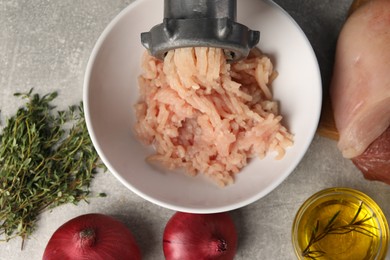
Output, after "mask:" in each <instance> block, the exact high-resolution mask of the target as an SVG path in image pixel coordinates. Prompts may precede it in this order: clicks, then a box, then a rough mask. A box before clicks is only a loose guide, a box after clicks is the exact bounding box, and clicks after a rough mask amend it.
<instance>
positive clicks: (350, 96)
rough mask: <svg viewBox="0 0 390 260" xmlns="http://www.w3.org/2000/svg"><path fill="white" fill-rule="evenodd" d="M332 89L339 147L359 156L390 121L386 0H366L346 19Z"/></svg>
mask: <svg viewBox="0 0 390 260" xmlns="http://www.w3.org/2000/svg"><path fill="white" fill-rule="evenodd" d="M330 94H331V101H332V107H333V112H334V117H335V122H336V127H337V129H338V131H339V134H340V138H339V142H338V147H339V149H340V150H341V151H342V153H343V156H344V157H345V158H354V157H357V156H359V155H361V154H363V152H365V150H366V149H367V148H368V147H369V145H370V144H371V143H372V142H373V141H374V140H376V139H377V138H378V137H379V136H381V135H382V134H383V133H384V132H385V130H386V129H387V128H388V127H389V125H390V0H372V1H369V2H368V3H366V4H365V5H363V6H362V7H360V8H359V9H358V10H356V11H355V12H354V13H353V14H352V15H351V16H350V17H349V18H348V20H347V21H346V23H345V25H344V27H343V29H342V31H341V33H340V37H339V40H338V43H337V51H336V60H335V67H334V74H333V79H332V83H331V88H330ZM387 136H389V135H387ZM381 149H387V151H388V149H390V148H389V147H387V148H386V147H382V148H381Z"/></svg>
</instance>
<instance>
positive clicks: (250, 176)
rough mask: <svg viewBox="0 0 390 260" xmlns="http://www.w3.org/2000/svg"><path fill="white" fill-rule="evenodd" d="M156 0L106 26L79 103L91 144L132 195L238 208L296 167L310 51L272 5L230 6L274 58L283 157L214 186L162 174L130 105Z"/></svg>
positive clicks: (313, 69) (307, 129) (313, 68)
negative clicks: (290, 140) (287, 142)
mask: <svg viewBox="0 0 390 260" xmlns="http://www.w3.org/2000/svg"><path fill="white" fill-rule="evenodd" d="M163 2H164V1H156V0H138V1H136V2H134V3H133V4H130V5H129V6H128V7H127V8H126V9H124V10H123V11H122V12H121V13H120V14H119V15H118V16H117V17H116V18H115V19H114V20H113V21H112V22H111V23H110V24H109V25H108V27H107V28H106V30H105V31H104V32H103V34H102V35H101V37H100V38H99V40H98V41H97V43H96V46H95V47H94V49H93V52H92V54H91V58H90V60H89V63H88V67H87V70H86V75H85V82H84V106H85V116H86V120H87V126H88V130H89V133H90V136H91V138H92V141H93V143H94V145H95V147H96V149H97V152H98V153H99V155H100V157H101V158H102V160H103V162H104V163H105V164H106V166H107V167H108V169H109V170H110V171H111V172H112V173H113V174H114V175H115V176H116V177H117V178H118V179H119V181H120V182H122V183H123V184H124V185H125V186H126V187H128V188H129V189H130V190H132V191H133V192H135V193H136V194H138V195H139V196H141V197H143V198H145V199H146V200H149V201H151V202H153V203H156V204H158V205H160V206H162V207H166V208H169V209H172V210H176V211H184V212H192V213H213V212H222V211H229V210H233V209H236V208H240V207H243V206H246V205H248V204H250V203H252V202H254V201H256V200H258V199H260V198H262V197H263V196H265V195H266V194H268V193H269V192H271V191H272V190H273V189H275V188H276V187H277V186H278V185H279V184H280V183H281V182H282V181H283V180H284V179H285V178H286V177H287V176H288V175H289V174H290V173H291V172H292V171H293V170H294V169H295V167H296V166H297V165H298V163H299V162H300V161H301V159H302V157H303V156H304V154H305V152H306V151H307V149H308V147H309V145H310V143H311V141H312V138H313V136H314V134H315V130H316V128H317V124H318V120H319V116H320V110H321V100H322V88H321V77H320V72H319V67H318V63H317V60H316V57H315V54H314V52H313V49H312V47H311V45H310V43H309V41H308V40H307V38H306V37H305V35H304V33H303V32H302V31H301V29H300V28H299V26H298V25H297V24H296V23H295V22H294V21H293V19H292V18H291V17H290V16H289V15H288V14H287V13H286V12H284V11H283V10H282V9H281V8H280V7H278V6H277V5H276V4H274V3H273V2H272V1H261V0H245V1H237V2H238V7H237V21H238V22H240V23H243V24H245V25H247V26H248V27H249V28H251V29H253V30H260V31H261V39H260V44H259V46H258V47H259V48H260V49H261V50H262V51H263V52H265V53H266V54H268V55H270V56H271V57H272V59H273V61H274V65H275V68H276V70H277V71H278V72H279V76H278V78H277V79H276V80H275V81H274V83H273V89H274V98H275V99H276V100H278V101H279V102H280V108H281V114H282V115H283V116H284V122H283V123H284V124H285V125H287V127H288V129H289V130H290V131H291V132H292V133H293V134H294V135H295V137H294V142H295V143H294V146H293V147H291V148H289V149H288V150H287V153H286V155H285V157H284V158H283V159H282V160H280V161H277V160H274V159H273V156H269V157H266V158H265V159H263V160H260V159H254V160H252V161H251V162H250V163H249V165H248V166H246V167H245V168H244V169H243V170H242V172H241V173H240V174H238V175H237V177H236V181H235V183H234V184H233V185H230V186H228V187H226V188H219V187H217V186H216V185H214V184H213V183H211V182H209V181H205V180H204V179H203V178H202V177H189V176H186V175H184V174H177V173H172V172H162V171H159V170H156V169H154V168H152V167H151V166H150V165H148V164H147V163H146V162H145V158H146V157H147V156H148V155H149V154H151V152H152V150H151V149H149V148H146V147H145V146H143V145H142V144H140V143H139V142H138V141H137V139H136V138H135V136H134V134H133V129H132V128H133V126H134V123H135V115H134V111H133V105H134V104H135V103H136V102H137V100H138V84H137V77H138V75H139V74H140V58H141V55H142V53H143V52H144V48H143V46H142V45H141V43H140V33H141V32H145V31H149V30H150V28H151V27H152V26H154V25H156V24H159V23H161V22H162V19H163Z"/></svg>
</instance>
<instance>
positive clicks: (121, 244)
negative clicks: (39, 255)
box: [43, 214, 141, 260]
mask: <svg viewBox="0 0 390 260" xmlns="http://www.w3.org/2000/svg"><path fill="white" fill-rule="evenodd" d="M54 259H55V260H58V259H61V260H68V259H69V260H70V259H84V260H89V259H91V260H92V259H93V260H116V259H126V260H127V259H129V260H130V259H131V260H138V259H141V253H140V250H139V248H138V246H137V244H136V241H135V240H134V238H133V236H132V234H131V233H130V231H129V229H128V228H127V227H126V226H125V225H124V224H123V223H121V222H119V221H118V220H116V219H114V218H112V217H109V216H106V215H102V214H86V215H81V216H78V217H76V218H74V219H71V220H70V221H68V222H66V223H65V224H63V225H62V226H61V227H59V228H58V229H57V230H56V231H55V232H54V234H53V235H52V237H51V238H50V240H49V243H48V244H47V246H46V249H45V252H44V255H43V260H54Z"/></svg>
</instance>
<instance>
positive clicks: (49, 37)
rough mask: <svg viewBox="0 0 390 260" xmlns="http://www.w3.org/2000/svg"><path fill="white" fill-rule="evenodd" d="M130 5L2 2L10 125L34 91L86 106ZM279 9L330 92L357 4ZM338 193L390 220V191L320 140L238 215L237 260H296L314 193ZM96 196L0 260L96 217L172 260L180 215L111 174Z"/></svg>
mask: <svg viewBox="0 0 390 260" xmlns="http://www.w3.org/2000/svg"><path fill="white" fill-rule="evenodd" d="M156 1H157V0H156ZM160 1H162V0H160ZM240 1H245V0H240ZM259 1H260V0H259ZM131 2H132V1H130V0H83V1H79V0H65V1H60V0H53V1H50V0H0V108H1V111H2V112H1V117H2V119H4V117H7V116H9V115H11V114H12V113H13V112H14V111H15V109H16V107H17V106H18V105H19V103H18V101H17V100H16V99H14V98H13V96H12V94H13V93H14V92H16V91H27V90H29V89H30V88H31V87H34V88H35V90H36V91H38V92H40V93H47V92H49V91H54V90H55V91H59V95H60V98H58V100H57V102H58V106H59V107H66V106H68V105H70V104H74V103H78V102H79V101H81V99H82V87H83V86H82V84H83V76H84V71H85V68H86V64H87V61H88V58H89V55H90V53H91V50H92V48H93V46H94V44H95V41H96V40H97V38H98V37H99V35H100V34H101V32H102V31H103V29H104V28H105V27H106V25H107V24H108V23H109V22H110V20H111V19H112V18H113V17H115V15H117V14H118V13H119V12H120V11H121V10H122V9H123V8H125V7H126V6H127V5H129V4H130V3H131ZM275 2H277V3H278V4H279V5H280V6H281V7H283V8H284V9H285V10H286V11H287V12H288V13H289V14H290V15H291V16H292V17H293V18H294V19H295V20H296V21H297V23H298V24H299V25H300V26H301V27H302V29H303V30H304V32H305V33H306V34H307V37H308V38H309V40H310V42H311V43H312V45H313V47H314V50H315V53H316V55H317V57H318V60H319V63H320V68H321V72H322V76H323V83H324V91H325V92H326V90H327V86H328V84H329V79H330V76H331V71H332V63H333V52H334V48H335V43H336V39H337V35H338V32H339V30H340V28H341V25H342V23H343V21H344V19H345V15H346V12H347V9H348V7H349V5H350V3H351V2H352V1H351V0H337V1H335V0H322V1H317V0H306V1H303V0H301V1H297V0H278V1H275ZM2 121H3V120H2ZM335 186H344V187H350V188H356V189H358V190H361V191H363V192H365V193H366V194H368V195H369V196H371V197H372V198H373V199H374V200H375V201H376V202H377V203H378V204H379V205H380V206H381V207H382V209H383V211H384V213H385V215H387V216H390V203H389V201H390V186H388V185H385V184H383V183H380V182H371V181H366V180H364V179H363V177H362V174H361V173H360V172H359V171H358V170H357V169H356V168H355V167H354V166H353V164H352V163H351V162H350V161H348V160H345V159H343V158H342V157H341V155H340V153H339V152H338V150H337V148H336V143H335V142H334V141H330V140H328V139H325V138H323V137H319V136H316V137H315V138H314V140H313V143H312V145H311V146H310V149H309V150H308V152H307V154H306V156H305V157H304V159H303V160H302V162H301V163H300V164H299V165H298V167H297V168H296V169H295V170H294V172H293V173H292V174H291V175H290V176H289V177H288V178H287V179H286V180H285V181H284V182H283V183H282V184H281V185H280V186H279V187H278V188H277V189H275V190H274V191H272V192H271V193H270V194H268V195H267V196H266V197H264V198H263V199H261V200H259V201H257V202H255V203H253V204H251V205H249V206H246V207H244V208H241V209H239V210H235V211H233V212H231V214H232V216H233V217H234V220H235V222H236V224H237V228H238V231H239V248H238V252H237V255H236V259H243V260H247V259H295V256H294V254H293V248H292V244H291V239H290V234H291V226H292V222H293V218H294V215H295V213H296V211H297V210H298V208H299V206H300V205H301V204H302V203H303V202H304V201H305V199H307V198H308V197H309V196H310V195H312V194H313V193H315V192H317V191H319V190H321V189H324V188H328V187H335ZM92 189H93V190H96V191H98V192H106V193H107V194H108V197H106V198H94V199H91V200H90V203H89V204H86V203H81V204H79V205H78V206H75V205H64V206H61V207H58V208H55V209H53V210H52V211H50V212H46V213H44V214H42V215H41V217H40V219H39V222H38V226H37V230H36V232H35V233H34V234H33V236H32V237H31V238H30V239H29V240H28V241H26V243H25V248H24V250H23V251H21V250H20V246H21V240H20V239H14V240H11V241H9V242H8V243H0V259H1V260H13V259H23V260H26V259H41V257H42V254H43V250H44V248H45V246H46V243H47V242H48V240H49V238H50V236H51V235H52V233H53V232H54V231H55V230H56V229H57V228H58V227H59V226H60V225H61V224H63V223H64V222H65V221H67V220H69V219H70V218H73V217H75V216H78V215H81V214H84V213H90V212H100V213H105V214H109V215H113V216H115V217H117V218H118V219H120V220H122V221H123V222H125V223H126V224H127V225H128V226H129V227H130V228H131V230H132V232H133V233H134V236H135V237H136V239H137V241H138V243H139V244H140V247H141V250H142V253H143V256H144V259H164V257H163V253H162V232H163V229H164V226H165V224H166V221H167V220H168V219H169V218H170V216H171V215H172V214H173V213H174V212H172V211H170V210H167V209H164V208H161V207H159V206H156V205H154V204H151V203H150V202H147V201H145V200H143V199H141V198H140V197H138V196H137V195H135V194H134V193H132V192H131V191H129V190H127V189H126V188H125V187H124V186H123V185H122V184H120V183H119V181H117V180H116V179H115V178H114V177H113V176H112V175H111V174H110V173H101V174H98V175H97V177H96V178H95V180H94V182H93V185H92ZM389 259H390V258H389Z"/></svg>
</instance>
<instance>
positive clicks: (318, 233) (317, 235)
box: [302, 202, 377, 259]
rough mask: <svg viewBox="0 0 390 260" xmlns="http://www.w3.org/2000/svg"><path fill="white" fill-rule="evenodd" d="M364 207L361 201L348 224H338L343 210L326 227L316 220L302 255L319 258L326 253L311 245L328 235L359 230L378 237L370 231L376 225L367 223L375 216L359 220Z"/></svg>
mask: <svg viewBox="0 0 390 260" xmlns="http://www.w3.org/2000/svg"><path fill="white" fill-rule="evenodd" d="M362 208H363V202H361V203H360V205H359V208H358V210H357V211H356V213H355V215H354V217H353V218H352V220H351V221H350V222H349V223H348V224H346V225H340V226H338V225H336V219H337V217H338V216H339V215H340V213H341V211H340V210H339V211H337V212H336V213H335V214H334V215H333V216H332V217H331V218H330V219H329V221H328V222H327V224H326V225H325V227H324V228H323V229H322V230H320V229H319V227H320V221H319V220H317V221H316V225H315V227H314V228H313V230H312V232H311V236H310V239H309V243H308V245H307V246H306V248H305V249H304V250H303V251H302V256H303V257H306V258H310V259H317V258H319V257H323V256H325V255H326V252H324V251H321V250H311V247H312V246H313V245H314V244H315V243H317V242H319V241H320V240H322V239H323V238H325V237H326V236H328V235H344V234H348V233H350V232H357V233H360V234H363V235H366V236H370V237H376V236H377V235H376V234H375V233H373V232H372V231H370V230H369V229H370V228H374V229H377V228H376V227H374V226H372V225H369V224H367V221H369V220H371V219H372V218H373V216H367V215H365V216H363V218H361V219H360V220H358V218H359V215H360V212H361V211H362Z"/></svg>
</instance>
